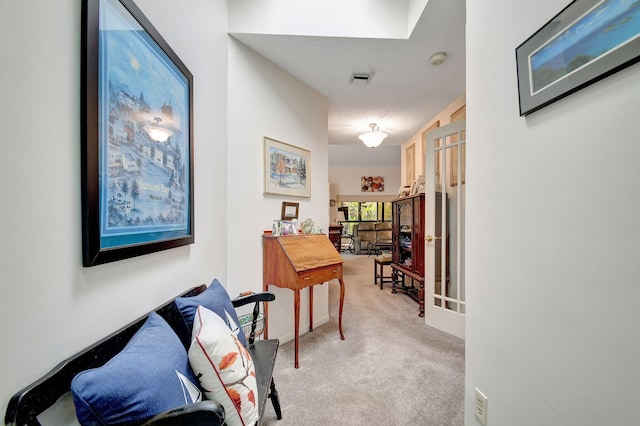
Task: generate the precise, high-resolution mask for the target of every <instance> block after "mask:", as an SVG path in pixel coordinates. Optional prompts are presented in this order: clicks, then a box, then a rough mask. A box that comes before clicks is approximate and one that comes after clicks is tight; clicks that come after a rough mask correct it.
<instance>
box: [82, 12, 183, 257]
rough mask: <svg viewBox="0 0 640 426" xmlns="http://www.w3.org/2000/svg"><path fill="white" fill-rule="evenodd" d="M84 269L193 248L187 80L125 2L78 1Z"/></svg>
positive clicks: (171, 55)
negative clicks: (166, 250) (164, 251)
mask: <svg viewBox="0 0 640 426" xmlns="http://www.w3.org/2000/svg"><path fill="white" fill-rule="evenodd" d="M82 7H83V14H82V17H83V19H82V70H83V71H82V97H81V102H82V125H81V136H82V148H81V153H82V167H81V168H82V228H83V229H82V235H83V238H82V245H83V265H84V266H94V265H98V264H102V263H106V262H113V261H116V260H121V259H126V258H130V257H134V256H139V255H143V254H148V253H152V252H156V251H159V250H165V249H169V248H173V247H178V246H182V245H186V244H192V243H193V242H194V229H193V207H194V200H193V134H192V129H193V76H192V74H191V73H190V72H189V70H188V69H187V67H186V66H185V65H184V64H183V63H182V61H181V60H180V59H179V58H178V56H177V55H176V53H175V52H174V51H173V50H172V49H171V47H169V45H168V44H167V42H166V41H165V40H164V39H163V38H162V36H161V35H160V34H159V33H158V31H157V30H156V29H155V28H154V27H153V25H152V24H151V23H150V22H149V20H148V19H147V18H146V17H145V16H144V14H143V13H142V12H141V11H140V9H139V8H138V7H137V6H136V5H135V3H134V2H133V1H132V0H84V1H83V4H82Z"/></svg>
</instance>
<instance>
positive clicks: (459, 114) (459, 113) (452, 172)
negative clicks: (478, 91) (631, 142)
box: [447, 105, 467, 186]
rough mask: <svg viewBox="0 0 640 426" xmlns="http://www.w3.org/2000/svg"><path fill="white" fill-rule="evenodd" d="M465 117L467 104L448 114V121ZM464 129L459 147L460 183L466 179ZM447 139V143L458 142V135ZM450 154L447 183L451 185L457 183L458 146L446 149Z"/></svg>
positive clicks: (465, 138) (453, 121)
mask: <svg viewBox="0 0 640 426" xmlns="http://www.w3.org/2000/svg"><path fill="white" fill-rule="evenodd" d="M465 118H467V106H466V105H463V106H461V107H460V108H458V110H456V111H455V112H454V113H453V114H451V116H450V121H449V122H450V123H455V122H456V121H459V120H464V119H465ZM466 134H467V132H466V130H463V131H462V135H461V136H462V140H463V141H464V142H465V143H464V144H463V145H462V146H461V147H460V152H462V158H461V165H460V167H461V171H462V184H464V183H465V182H466V180H467V176H466V175H467V172H466V169H467V155H466V154H467V143H466V140H467V137H466ZM448 139H449V140H448V141H447V144H454V143H457V142H458V135H457V134H454V135H451V136H449V137H448ZM447 151H448V152H449V153H450V154H449V184H450V185H451V186H456V185H458V147H457V146H456V147H453V148H450V149H448V150H447Z"/></svg>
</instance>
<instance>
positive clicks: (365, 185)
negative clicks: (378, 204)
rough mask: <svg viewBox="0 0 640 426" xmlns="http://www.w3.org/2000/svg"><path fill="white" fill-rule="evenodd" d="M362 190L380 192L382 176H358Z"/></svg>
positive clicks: (382, 189)
mask: <svg viewBox="0 0 640 426" xmlns="http://www.w3.org/2000/svg"><path fill="white" fill-rule="evenodd" d="M360 187H361V191H362V192H382V191H384V177H382V176H362V177H361V178H360Z"/></svg>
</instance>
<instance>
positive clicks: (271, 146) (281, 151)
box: [263, 136, 311, 197]
mask: <svg viewBox="0 0 640 426" xmlns="http://www.w3.org/2000/svg"><path fill="white" fill-rule="evenodd" d="M263 143H264V150H263V163H264V193H265V194H279V195H291V196H294V197H311V152H310V151H307V150H306V149H302V148H298V147H297V146H293V145H289V144H287V143H284V142H280V141H277V140H275V139H271V138H268V137H266V136H265V137H264V138H263Z"/></svg>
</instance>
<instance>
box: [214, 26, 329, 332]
mask: <svg viewBox="0 0 640 426" xmlns="http://www.w3.org/2000/svg"><path fill="white" fill-rule="evenodd" d="M328 111H329V101H328V99H327V98H326V97H324V96H323V95H321V94H319V93H318V92H316V91H314V90H313V89H311V88H310V87H309V86H306V85H305V84H303V83H302V82H300V81H299V80H297V79H295V78H293V77H292V76H291V75H289V74H287V73H285V72H284V71H282V69H280V68H278V67H276V66H275V65H273V64H272V63H271V62H269V61H267V60H266V59H264V58H263V57H262V56H260V55H258V54H256V53H255V52H253V51H252V50H250V49H248V48H247V47H246V46H244V45H243V44H241V43H239V42H237V41H235V40H233V39H230V47H229V124H228V126H229V148H228V157H227V163H228V184H229V196H228V203H227V206H226V207H227V214H228V218H229V220H228V224H229V241H228V253H229V255H228V273H229V282H230V284H231V285H232V286H233V288H234V289H235V290H237V292H240V291H243V290H254V291H261V290H262V231H264V230H268V229H271V225H272V223H273V220H274V219H280V215H281V209H282V202H283V201H287V202H295V203H299V204H300V206H299V212H298V214H299V220H300V221H302V220H304V219H306V218H312V219H313V220H314V221H315V223H316V225H317V226H319V227H321V228H323V229H324V230H325V232H326V230H327V229H328V226H329V215H328V209H327V206H328V204H329V183H328V182H329V178H328V153H327V146H328V136H327V118H328ZM264 136H268V137H270V138H272V139H276V140H279V141H282V142H286V143H288V144H292V145H295V146H297V147H300V148H304V149H307V150H309V151H310V152H311V165H310V170H311V171H310V179H311V198H300V197H290V196H283V195H263V194H262V191H263V157H262V155H263V154H262V151H263V147H262V144H263V137H264ZM269 290H270V291H273V292H274V293H275V294H276V298H277V299H276V301H275V302H274V303H271V304H270V306H269V316H270V321H269V337H278V338H280V339H282V340H283V341H287V340H290V339H292V338H293V336H294V333H293V292H292V291H291V290H288V289H279V288H277V287H274V286H271V287H270V288H269ZM307 293H308V290H304V291H303V297H302V298H301V301H302V306H301V307H302V311H301V314H300V319H301V326H300V330H301V331H304V330H308V324H309V314H308V312H309V305H308V297H307ZM313 312H314V326H317V325H320V324H322V323H324V322H327V321H328V320H329V310H328V286H316V287H315V288H314V309H313Z"/></svg>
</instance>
